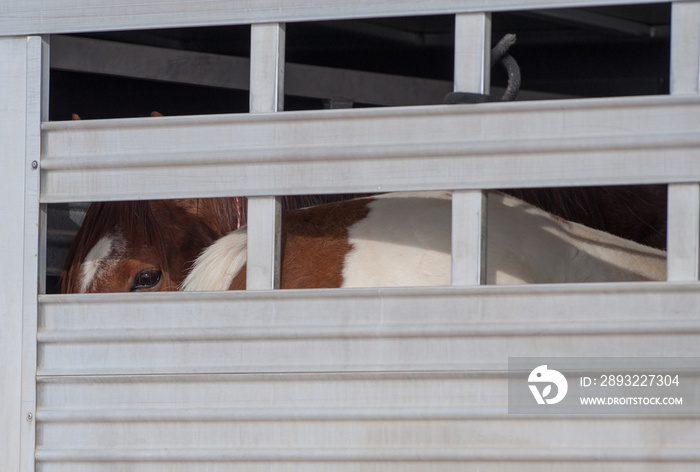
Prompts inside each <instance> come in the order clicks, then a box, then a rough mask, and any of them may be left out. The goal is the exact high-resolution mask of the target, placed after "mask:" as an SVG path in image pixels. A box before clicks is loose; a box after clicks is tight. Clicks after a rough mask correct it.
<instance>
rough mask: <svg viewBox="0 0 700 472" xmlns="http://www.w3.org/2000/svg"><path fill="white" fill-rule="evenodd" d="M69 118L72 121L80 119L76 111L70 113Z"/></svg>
mask: <svg viewBox="0 0 700 472" xmlns="http://www.w3.org/2000/svg"><path fill="white" fill-rule="evenodd" d="M70 119H71V120H73V121H78V120H80V116H79V115H78V114H77V113H73V114H72V115H71V117H70Z"/></svg>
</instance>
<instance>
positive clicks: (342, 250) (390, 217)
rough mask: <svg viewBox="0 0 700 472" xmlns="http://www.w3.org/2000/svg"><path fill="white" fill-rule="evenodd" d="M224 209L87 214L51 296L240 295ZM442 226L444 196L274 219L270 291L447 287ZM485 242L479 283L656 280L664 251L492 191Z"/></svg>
mask: <svg viewBox="0 0 700 472" xmlns="http://www.w3.org/2000/svg"><path fill="white" fill-rule="evenodd" d="M235 205H236V201H235V200H234V199H204V200H169V201H152V202H112V203H102V204H93V205H91V207H90V209H89V210H88V214H87V215H86V218H85V221H84V223H83V226H82V227H81V230H80V232H79V234H78V236H77V237H76V240H75V242H74V245H73V247H72V248H71V252H70V254H69V257H68V258H67V260H66V265H65V269H64V274H63V281H62V291H63V292H114V291H145V290H177V289H179V288H185V289H187V290H214V289H228V288H233V289H240V288H245V282H244V281H245V248H246V233H245V229H239V230H237V231H233V232H231V233H230V234H228V235H227V236H225V237H220V236H222V235H223V234H226V233H227V232H228V230H229V229H232V227H235V224H234V223H232V222H233V221H237V220H238V218H239V217H238V215H237V214H236V212H237V210H236V206H235ZM450 224H451V205H450V194H449V193H446V192H418V193H397V194H389V195H382V196H376V197H367V198H360V199H355V200H350V201H344V202H338V203H331V204H326V205H322V206H317V207H312V208H308V209H301V210H289V211H285V212H284V213H283V220H282V278H281V286H282V288H293V287H294V288H311V287H341V286H342V287H345V286H406V285H448V284H449V283H450V244H451V243H450V241H451V240H450V233H451V229H450ZM487 234H488V254H487V264H488V265H487V274H488V275H487V279H488V283H541V282H586V281H607V280H609V281H621V280H662V279H663V278H664V277H665V253H664V252H663V251H660V250H655V249H652V248H649V247H646V246H643V245H640V244H637V243H634V242H632V241H628V240H625V239H622V238H619V237H616V236H613V235H611V234H608V233H605V232H602V231H598V230H594V229H591V228H588V227H585V226H582V225H579V224H576V223H571V222H568V221H565V220H562V219H561V218H558V217H554V216H552V215H550V214H549V213H547V212H544V211H542V210H540V209H538V208H536V207H534V206H532V205H529V204H527V203H525V202H523V201H522V200H519V199H516V198H513V197H509V196H506V195H504V194H502V193H499V192H490V193H489V213H488V232H487ZM217 239H218V241H217V242H216V243H215V244H212V243H213V242H214V240H217ZM205 248H208V249H207V250H206V251H204V253H203V254H202V255H201V256H200V257H199V258H197V256H198V255H199V254H200V252H201V251H202V250H204V249H205ZM195 259H197V261H196V263H195V264H194V268H193V269H192V271H191V273H190V274H189V277H187V280H186V281H185V280H184V279H185V276H186V275H187V274H188V273H189V271H190V266H191V264H192V263H193V261H194V260H195ZM183 281H184V283H183ZM181 284H182V287H181Z"/></svg>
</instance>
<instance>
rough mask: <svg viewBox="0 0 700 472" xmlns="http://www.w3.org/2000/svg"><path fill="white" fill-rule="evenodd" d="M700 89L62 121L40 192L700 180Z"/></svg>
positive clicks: (252, 191) (45, 195)
mask: <svg viewBox="0 0 700 472" xmlns="http://www.w3.org/2000/svg"><path fill="white" fill-rule="evenodd" d="M698 129H700V97H698V96H675V97H674V96H670V97H669V96H655V97H635V98H612V99H588V100H564V101H556V102H524V103H493V104H490V103H489V104H483V105H478V106H463V107H462V106H447V105H443V106H435V107H406V108H394V109H364V110H324V111H311V112H286V113H279V114H258V115H219V116H207V117H203V116H197V117H166V118H158V119H154V118H149V119H127V120H111V121H110V120H106V121H99V120H96V121H91V122H87V121H86V122H80V121H76V122H52V123H45V124H44V125H43V130H44V132H43V136H42V137H43V161H42V169H43V171H42V201H43V202H62V201H92V200H117V199H134V198H168V197H172V196H174V195H173V193H172V192H173V189H177V191H178V194H179V196H181V197H187V196H216V195H241V194H243V195H280V194H282V195H284V194H303V193H309V191H312V192H318V193H344V192H348V193H354V192H372V191H374V192H381V191H393V190H399V189H416V190H417V189H444V188H452V189H470V188H471V189H479V188H503V187H528V186H566V185H596V184H599V185H602V184H625V183H667V182H693V181H698V180H700V159H698V157H699V156H700V136H698V133H697V130H698Z"/></svg>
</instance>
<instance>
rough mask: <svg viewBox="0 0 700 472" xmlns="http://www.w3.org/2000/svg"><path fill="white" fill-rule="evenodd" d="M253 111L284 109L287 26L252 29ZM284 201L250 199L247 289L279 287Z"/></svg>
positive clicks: (255, 26)
mask: <svg viewBox="0 0 700 472" xmlns="http://www.w3.org/2000/svg"><path fill="white" fill-rule="evenodd" d="M250 49H251V52H250V57H251V61H250V64H251V67H250V84H251V86H250V112H251V113H275V112H277V111H281V110H282V109H283V108H284V67H285V53H284V52H285V26H284V25H283V24H277V23H271V24H261V25H252V27H251V47H250ZM281 215H282V204H281V200H280V198H279V197H278V196H275V194H272V196H251V197H249V198H248V230H247V231H248V246H247V251H248V253H247V272H246V287H247V288H248V289H249V290H259V289H271V288H277V287H279V282H280V267H279V266H280V251H281V248H280V244H281V242H280V234H281V224H282V221H281V219H282V218H281Z"/></svg>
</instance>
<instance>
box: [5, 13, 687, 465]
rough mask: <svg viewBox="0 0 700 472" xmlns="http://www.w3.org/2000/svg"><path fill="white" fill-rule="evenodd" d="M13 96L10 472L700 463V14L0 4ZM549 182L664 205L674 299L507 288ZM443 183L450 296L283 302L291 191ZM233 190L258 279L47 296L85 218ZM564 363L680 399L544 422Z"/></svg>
mask: <svg viewBox="0 0 700 472" xmlns="http://www.w3.org/2000/svg"><path fill="white" fill-rule="evenodd" d="M510 34H514V35H515V38H514V40H515V44H514V45H512V47H511V48H510V50H509V51H508V54H510V55H511V56H512V58H514V60H515V61H517V63H518V64H519V68H520V71H521V75H522V81H521V85H520V88H521V90H520V93H519V96H518V99H517V100H515V101H503V100H500V99H499V98H500V97H501V95H503V93H504V92H503V91H504V90H506V89H508V88H509V87H510V86H511V79H512V76H511V74H510V71H509V72H508V73H506V72H504V71H503V70H502V69H501V68H500V65H498V64H497V65H495V66H494V67H492V65H491V54H492V48H493V46H494V45H496V43H497V42H498V41H499V40H500V39H501V38H502V37H504V36H506V35H510ZM452 92H460V93H470V94H473V95H474V96H477V97H486V96H489V97H496V98H495V99H494V100H493V101H489V102H488V103H472V104H465V103H459V104H448V103H445V102H444V99H445V96H446V95H448V94H450V93H452ZM0 104H1V108H0V143H2V162H3V169H4V170H3V172H2V173H0V192H2V197H3V201H4V202H5V203H4V204H3V205H2V209H3V210H2V213H3V216H4V218H5V223H4V224H3V225H1V226H0V243H1V247H2V250H3V266H4V267H5V273H4V274H3V275H1V276H0V286H1V287H2V291H1V292H0V294H1V297H0V300H1V303H0V306H1V307H2V312H0V316H1V317H2V328H0V359H2V361H0V379H2V380H0V470H1V471H3V472H5V471H7V472H14V471H22V472H29V471H40V472H61V471H71V472H81V471H95V470H100V471H102V470H104V471H115V472H116V471H126V470H129V471H146V470H147V471H169V472H177V471H208V472H214V471H224V470H234V469H236V470H251V471H258V470H260V471H262V470H266V471H271V470H274V471H301V470H303V471H321V470H323V471H331V470H332V471H356V470H363V471H364V470H371V471H377V472H379V471H389V470H391V471H394V470H405V471H419V470H420V471H423V470H431V471H432V470H436V471H437V470H439V471H458V470H459V471H463V470H479V471H507V470H518V471H521V470H532V471H534V470H543V469H545V470H550V469H551V470H554V469H557V470H567V471H583V470H586V471H588V470H590V469H591V468H597V469H601V470H611V471H632V470H634V471H656V470H665V471H698V470H700V416H699V415H700V387H699V386H698V381H699V380H700V342H698V338H697V337H696V336H698V335H700V284H699V283H700V282H699V280H700V278H699V273H698V272H699V270H700V133H699V130H700V1H698V0H688V1H686V0H678V1H673V2H671V3H659V2H653V1H647V0H612V1H610V0H539V1H531V0H527V1H526V0H491V1H481V0H432V1H430V2H425V1H418V0H378V1H375V2H354V3H353V2H347V1H339V0H316V1H314V2H299V1H296V0H257V1H255V2H241V1H235V0H181V1H177V2H174V1H168V0H150V1H144V0H128V1H127V0H32V1H25V0H6V1H4V2H3V5H2V7H0ZM153 111H157V112H159V114H162V115H163V116H156V117H151V116H149V115H150V114H151V112H153ZM73 114H76V115H79V116H80V118H81V119H80V120H77V119H71V117H72V115H73ZM555 187H557V188H583V187H586V188H588V187H590V188H613V187H614V188H623V187H624V188H633V187H634V188H652V187H654V188H657V189H662V197H660V200H659V201H660V202H661V203H660V206H661V207H662V209H661V210H660V213H659V215H656V216H658V220H659V221H661V223H660V224H661V225H662V227H663V230H658V228H656V229H657V233H659V234H660V235H661V243H659V244H662V245H663V248H664V249H665V250H666V272H667V276H666V280H662V281H650V282H611V283H561V284H525V285H511V286H492V285H487V284H486V283H485V280H486V278H485V267H486V265H485V255H486V248H485V241H486V228H487V222H488V212H487V211H486V210H487V206H486V202H487V192H488V191H491V190H496V189H541V188H544V189H547V188H555ZM432 190H446V191H451V192H453V193H452V204H451V205H452V210H451V212H452V213H451V217H452V230H451V260H452V263H451V285H448V286H439V287H386V288H338V289H304V290H302V289H296V290H282V289H279V288H278V285H277V284H278V274H279V246H280V243H279V240H280V236H279V234H280V224H281V222H280V201H281V198H282V197H284V196H300V195H328V194H334V195H338V194H376V193H383V192H396V191H432ZM222 196H226V197H232V196H246V197H247V198H248V228H247V231H248V235H249V239H248V241H250V243H249V244H248V247H247V270H248V273H247V290H244V291H220V292H214V291H211V292H196V293H183V292H167V293H138V294H132V293H112V294H61V293H57V292H58V289H57V279H58V276H59V275H60V273H61V266H62V264H63V259H64V258H65V254H66V248H67V246H68V245H70V243H71V241H72V239H73V236H74V234H75V232H76V230H77V227H78V226H79V225H80V221H81V218H82V214H83V212H84V210H85V208H86V205H87V204H88V203H89V202H96V201H101V202H108V201H126V200H154V199H181V198H200V197H201V198H204V197H206V198H209V197H222ZM639 199H640V200H641V197H639ZM623 212H624V209H623ZM642 223H643V224H645V225H647V226H649V225H648V224H647V223H646V222H642ZM522 359H533V362H534V361H540V363H541V364H542V365H540V366H538V367H537V368H536V369H532V368H531V367H527V368H525V367H522V368H521V367H518V366H519V365H520V364H519V363H518V362H520V361H519V360H522ZM547 359H549V361H547ZM564 359H566V360H569V361H571V360H575V361H576V362H578V363H579V364H576V365H581V366H584V364H585V362H591V363H593V364H595V368H600V369H602V368H603V367H599V366H601V365H602V364H605V363H608V364H610V365H617V364H615V363H616V362H618V361H619V360H621V359H626V360H627V361H626V362H628V363H630V362H631V364H629V365H630V366H632V367H634V369H632V367H630V369H632V370H628V371H618V372H613V374H620V376H621V377H620V379H621V380H619V381H618V377H617V376H611V377H609V378H608V377H607V374H604V375H606V377H605V378H606V379H611V380H610V382H611V383H612V384H613V385H612V386H611V389H610V390H608V392H614V393H610V396H616V398H618V397H619V398H622V400H620V401H623V402H625V401H626V402H628V403H629V402H631V401H632V400H630V398H632V399H634V398H642V396H643V395H652V396H657V395H662V394H660V393H658V392H659V390H658V389H657V390H653V389H652V390H649V389H647V387H649V388H652V387H653V386H652V385H646V384H645V385H643V386H641V385H640V386H639V387H640V388H638V389H637V390H633V388H632V384H631V383H629V382H628V380H625V379H626V378H627V379H629V378H630V377H629V376H628V377H625V375H628V374H629V373H630V372H632V373H634V375H637V377H639V376H646V375H647V374H649V375H657V374H658V375H660V376H661V377H660V378H661V379H662V380H661V384H663V385H661V384H658V385H656V386H657V387H658V386H661V387H667V388H666V390H664V392H665V393H663V395H666V394H668V396H669V398H671V397H672V398H675V399H676V403H678V402H679V401H680V400H681V395H682V405H680V404H679V405H677V406H678V408H676V409H674V408H673V407H670V408H666V409H663V410H653V409H644V410H624V409H622V410H617V409H612V408H610V409H608V410H606V409H605V407H602V406H597V407H591V408H590V409H587V410H586V409H581V408H580V407H581V405H583V403H582V400H581V401H580V402H581V405H579V408H578V409H572V410H561V411H559V410H554V409H550V410H549V411H547V408H548V407H550V406H552V407H554V405H546V404H544V403H556V402H557V401H559V400H560V399H561V398H560V397H563V396H564V395H566V393H567V388H566V387H564V388H563V389H562V386H561V384H560V383H558V380H557V377H552V380H551V382H550V384H549V385H548V386H547V387H546V388H545V389H544V390H538V389H537V387H536V386H533V385H532V384H530V385H529V387H530V389H529V390H528V385H527V383H528V382H533V380H532V379H533V377H532V376H535V375H537V376H539V375H542V374H543V373H544V374H547V375H548V374H550V373H551V372H552V369H549V370H548V369H547V365H545V364H547V363H548V362H549V364H550V367H552V368H554V366H556V365H557V364H556V362H558V361H559V360H562V362H563V360H564ZM635 362H636V364H635ZM674 363H677V364H674ZM633 364H634V365H633ZM528 365H529V364H528ZM620 365H622V364H620ZM676 365H677V368H676V370H675V371H674V370H673V369H674V368H675V367H674V366H676ZM542 368H544V370H543V369H542ZM538 369H539V370H538ZM581 369H582V370H581V372H584V371H585V372H586V374H585V375H584V374H580V375H578V377H576V378H577V379H578V380H576V384H575V385H573V384H572V382H571V380H569V384H568V392H569V396H571V397H573V396H574V393H573V392H574V390H576V391H577V392H578V391H580V389H584V388H593V387H592V386H593V385H595V387H596V388H602V387H601V385H600V384H601V383H602V382H603V380H602V377H589V376H588V373H587V372H588V370H585V369H584V367H581ZM620 369H622V368H620ZM664 369H666V370H664ZM530 371H531V372H530ZM555 372H556V371H555ZM577 372H578V371H577ZM601 372H602V370H601ZM523 374H524V377H523ZM528 374H530V377H528ZM661 374H663V375H661ZM645 378H646V377H645ZM679 379H680V380H679ZM534 381H537V380H534ZM518 382H520V383H519V384H518ZM664 382H665V383H664ZM552 384H554V385H556V392H557V400H556V401H555V400H551V399H549V400H547V401H546V402H545V399H546V397H547V395H549V392H550V391H551V390H552ZM513 385H516V386H517V385H520V387H522V390H523V391H524V392H526V395H528V396H529V400H528V401H530V402H533V405H534V406H533V407H532V408H534V409H533V410H527V411H525V412H523V411H518V410H517V409H516V408H515V407H514V406H513V404H514V396H515V395H516V394H514V393H513V390H512V389H513ZM520 387H517V388H520ZM612 387H615V388H616V389H615V388H612ZM626 387H630V388H629V389H627V390H625V388H626ZM642 387H644V388H642ZM577 389H579V390H577ZM645 389H646V390H645ZM518 391H519V390H518ZM630 392H631V393H630ZM650 392H651V393H650ZM530 393H532V395H530ZM618 394H619V395H618ZM624 395H627V396H624ZM628 395H634V397H629V396H628ZM533 396H534V398H533ZM644 398H647V400H645V401H650V400H648V398H652V397H648V396H647V397H644ZM664 398H665V397H664ZM550 400H551V401H550ZM635 401H636V400H635ZM640 401H641V400H640ZM616 404H617V400H616ZM536 408H540V409H539V410H537V409H536ZM572 408H573V407H572Z"/></svg>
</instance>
